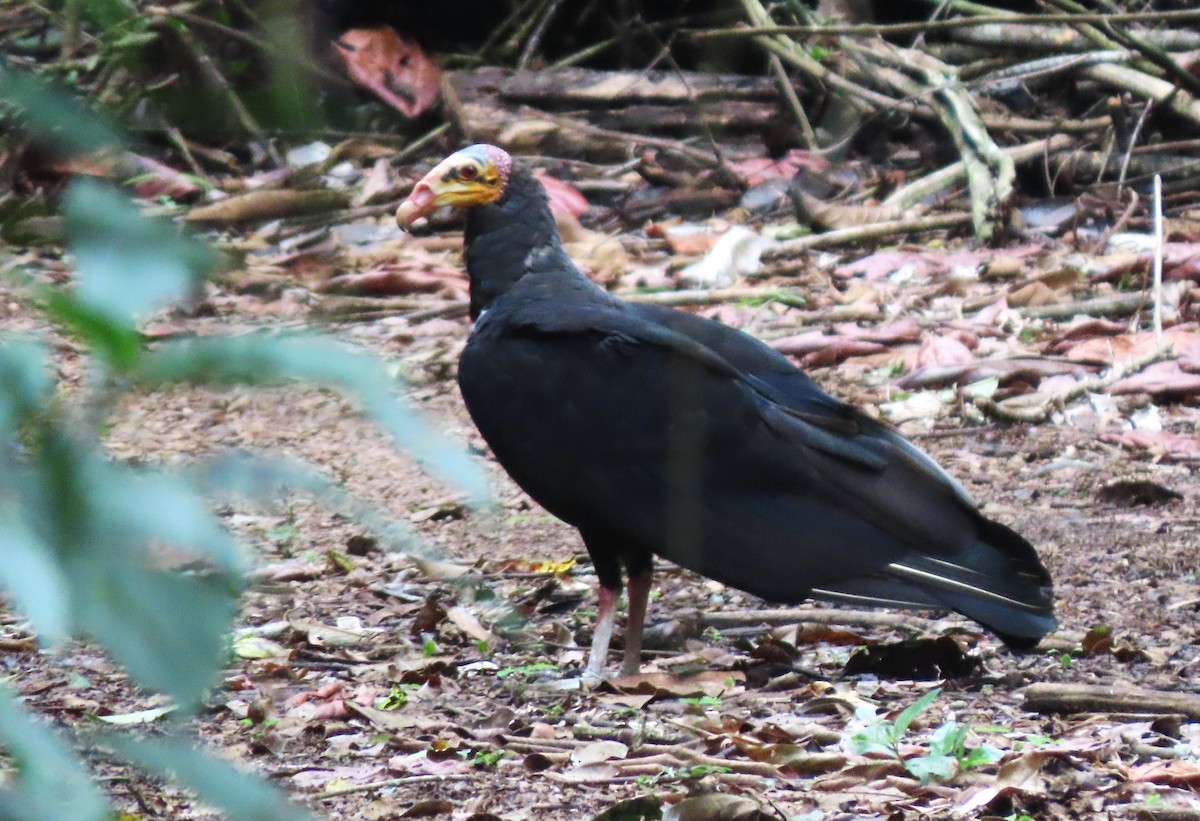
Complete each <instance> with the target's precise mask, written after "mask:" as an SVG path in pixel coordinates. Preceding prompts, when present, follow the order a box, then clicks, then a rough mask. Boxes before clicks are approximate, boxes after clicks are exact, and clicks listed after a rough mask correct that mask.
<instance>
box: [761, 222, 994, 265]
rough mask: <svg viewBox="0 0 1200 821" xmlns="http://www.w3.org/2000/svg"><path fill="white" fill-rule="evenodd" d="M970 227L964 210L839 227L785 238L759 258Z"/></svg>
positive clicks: (770, 257)
mask: <svg viewBox="0 0 1200 821" xmlns="http://www.w3.org/2000/svg"><path fill="white" fill-rule="evenodd" d="M970 224H971V215H970V213H968V212H966V211H952V212H949V213H945V214H928V215H926V216H923V217H915V218H913V219H904V220H895V221H892V222H877V223H874V224H872V225H856V226H854V227H853V228H839V229H838V230H836V231H826V232H825V233H824V234H813V235H811V236H807V237H799V238H797V239H789V240H787V241H786V242H781V243H779V244H778V245H776V246H774V247H773V248H768V249H767V250H766V251H764V252H763V259H764V260H765V261H771V260H780V259H786V258H788V257H791V256H795V255H796V254H798V253H800V252H802V251H810V250H813V249H815V248H828V247H830V246H834V245H852V244H854V243H857V242H863V241H865V240H874V239H880V238H883V237H894V236H902V235H904V234H919V233H921V232H924V231H936V230H939V229H943V228H958V227H961V226H964V225H970Z"/></svg>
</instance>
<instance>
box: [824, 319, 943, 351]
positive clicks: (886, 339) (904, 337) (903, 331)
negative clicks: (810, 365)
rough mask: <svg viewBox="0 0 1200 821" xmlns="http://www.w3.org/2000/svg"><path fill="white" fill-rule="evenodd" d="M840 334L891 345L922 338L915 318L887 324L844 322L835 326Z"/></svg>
mask: <svg viewBox="0 0 1200 821" xmlns="http://www.w3.org/2000/svg"><path fill="white" fill-rule="evenodd" d="M833 330H834V332H835V333H837V334H838V335H839V336H845V337H849V338H851V339H861V340H863V341H866V342H880V343H882V344H885V345H890V344H892V343H895V342H916V341H917V340H918V339H920V338H921V324H920V323H919V322H917V321H916V320H915V319H911V318H909V319H900V320H897V321H896V322H889V323H888V324H886V325H878V326H867V327H864V326H862V325H857V324H855V323H853V322H842V323H839V324H837V325H834V326H833Z"/></svg>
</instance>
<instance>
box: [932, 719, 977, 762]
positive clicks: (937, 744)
mask: <svg viewBox="0 0 1200 821" xmlns="http://www.w3.org/2000/svg"><path fill="white" fill-rule="evenodd" d="M970 729H971V728H970V727H967V726H959V724H958V723H957V722H955V721H947V722H946V723H945V724H943V725H942V726H941V727H938V728H937V729H936V730H934V731H933V735H931V736H930V737H929V752H930V753H931V754H933V755H950V756H954V757H955V758H958V757H959V756H961V755H962V752H963V749H964V748H965V746H966V743H967V733H968V732H969V731H970Z"/></svg>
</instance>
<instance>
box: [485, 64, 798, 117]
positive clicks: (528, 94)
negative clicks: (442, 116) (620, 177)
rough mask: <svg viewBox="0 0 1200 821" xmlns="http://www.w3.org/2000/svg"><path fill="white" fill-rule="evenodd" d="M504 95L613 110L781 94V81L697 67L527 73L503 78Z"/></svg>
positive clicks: (544, 104)
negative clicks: (640, 104) (663, 69)
mask: <svg viewBox="0 0 1200 821" xmlns="http://www.w3.org/2000/svg"><path fill="white" fill-rule="evenodd" d="M499 92H500V96H501V97H503V98H505V99H508V100H514V101H519V102H524V103H530V104H534V105H537V106H539V107H542V108H545V107H552V106H553V104H554V103H559V104H569V105H571V106H580V105H593V106H596V107H599V108H605V109H607V108H612V107H614V106H616V105H630V104H633V103H650V102H658V103H684V102H690V101H696V100H701V99H704V100H707V99H722V100H764V101H774V100H777V99H778V97H779V91H778V89H777V87H776V84H775V81H774V80H772V79H770V78H768V77H754V76H750V75H746V74H711V73H707V72H696V71H597V70H592V69H583V68H567V69H561V70H559V71H522V72H518V73H516V74H513V75H512V76H510V77H506V78H504V79H503V80H501V81H500V82H499Z"/></svg>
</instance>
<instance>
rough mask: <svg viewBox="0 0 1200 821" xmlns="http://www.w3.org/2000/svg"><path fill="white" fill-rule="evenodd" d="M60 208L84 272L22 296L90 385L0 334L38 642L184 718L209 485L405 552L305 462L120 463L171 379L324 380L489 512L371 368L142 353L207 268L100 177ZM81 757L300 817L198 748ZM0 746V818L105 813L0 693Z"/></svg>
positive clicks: (267, 814) (263, 346)
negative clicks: (263, 499)
mask: <svg viewBox="0 0 1200 821" xmlns="http://www.w3.org/2000/svg"><path fill="white" fill-rule="evenodd" d="M120 5H121V4H120V3H114V4H112V8H114V9H116V8H117V7H118V6H120ZM0 93H3V94H4V96H5V98H6V99H7V100H8V101H9V102H10V103H13V104H14V105H16V106H18V107H20V108H21V109H23V110H24V111H25V119H24V121H25V123H26V124H27V126H29V127H31V128H33V129H35V130H37V131H38V132H40V133H41V134H42V135H45V134H47V133H49V134H51V135H57V136H56V139H57V141H58V142H59V144H60V145H62V146H64V147H65V148H67V149H69V150H87V149H92V148H95V146H96V144H97V143H100V144H103V143H106V142H107V141H108V139H109V137H110V135H111V134H112V129H111V127H109V126H107V125H104V124H102V123H100V121H99V120H98V118H96V117H93V116H91V115H85V114H84V113H82V112H81V111H80V110H79V109H78V107H77V106H75V105H74V104H73V103H72V102H71V101H70V99H69V97H66V96H64V95H62V94H60V93H57V92H53V91H50V90H47V89H44V88H42V87H41V86H40V85H39V84H37V83H35V82H34V81H32V80H31V79H30V78H28V77H26V76H23V75H20V74H17V73H13V72H9V73H4V74H0ZM62 203H63V206H62V210H63V213H64V217H65V220H66V225H67V230H68V236H69V248H70V251H71V253H72V254H73V256H74V260H75V265H76V269H77V270H76V276H75V278H74V281H73V283H72V287H69V288H64V287H56V286H48V285H43V284H40V282H39V280H38V279H37V278H36V277H30V278H29V279H28V280H26V281H23V282H21V283H20V284H19V285H18V286H17V287H18V290H19V291H22V292H24V293H26V294H29V295H31V296H32V298H33V299H35V300H36V301H37V302H38V303H39V304H40V305H41V306H42V308H43V310H44V313H45V315H46V316H47V317H48V318H49V319H50V320H51V321H53V322H55V323H56V324H57V325H58V326H59V327H60V328H61V329H63V330H64V331H65V332H66V333H69V334H71V335H73V336H74V337H76V338H77V339H79V340H81V341H82V342H83V343H84V344H85V346H86V349H87V355H86V357H85V360H86V361H85V369H86V377H85V379H84V380H83V381H82V388H80V389H79V390H70V391H68V390H63V389H61V388H60V386H58V385H56V384H55V381H54V377H53V367H52V364H51V362H50V358H49V353H48V351H47V346H46V344H45V343H44V342H43V341H42V340H39V339H37V338H35V337H21V336H16V335H13V334H7V335H0V555H3V556H4V561H3V562H0V588H3V589H5V590H7V591H8V592H9V594H10V595H11V599H10V601H11V603H12V604H13V606H14V607H15V608H16V609H17V610H18V611H19V612H21V613H22V614H24V615H25V617H27V618H28V619H29V621H30V623H31V625H32V627H33V628H34V629H35V630H36V632H37V635H38V638H39V641H40V642H41V643H42V644H43V645H45V646H53V645H56V644H60V643H61V642H63V641H65V640H67V639H69V638H71V637H73V636H83V637H87V638H90V639H91V640H94V641H95V642H97V643H99V644H100V645H103V646H104V647H105V648H107V649H108V651H109V652H110V653H111V654H112V656H113V657H114V658H115V659H116V660H117V661H119V662H120V663H122V664H123V665H124V666H125V667H126V669H127V670H128V671H129V673H130V675H131V676H133V677H134V678H135V679H136V680H137V682H138V683H139V684H141V685H143V686H145V687H147V688H150V689H153V690H158V691H161V692H163V693H166V694H168V695H170V696H171V697H172V698H173V699H174V701H175V703H176V704H177V705H179V706H180V707H181V708H183V709H181V710H179V711H177V714H184V715H186V714H187V713H188V712H189V711H191V710H194V709H195V708H196V707H197V705H198V704H199V703H200V701H201V700H202V698H203V697H204V693H205V690H206V688H207V687H208V686H209V684H210V683H211V681H212V679H213V677H214V675H215V674H216V672H217V670H218V668H219V665H220V662H221V660H222V652H223V648H224V646H225V641H226V636H227V634H228V631H229V627H230V622H231V619H232V616H233V612H234V607H235V604H236V598H237V594H238V592H239V590H240V589H241V586H242V571H243V569H244V557H243V554H242V552H241V551H240V550H239V549H238V546H237V545H236V544H235V543H234V542H233V540H232V539H231V537H230V535H229V533H228V532H227V531H226V530H225V528H224V527H223V526H222V525H221V523H220V521H219V520H218V519H217V518H216V517H215V516H214V515H213V513H212V512H211V510H210V507H209V504H208V503H207V502H206V501H205V499H204V496H203V495H202V494H203V492H204V491H205V490H206V489H209V488H211V487H212V486H213V485H224V486H226V487H227V488H228V489H232V490H240V491H243V492H245V493H246V494H248V495H252V496H264V495H270V494H272V493H274V492H275V491H276V490H277V489H278V488H279V487H280V486H281V485H284V484H294V485H297V486H299V487H300V488H302V489H303V490H305V491H306V492H309V493H312V494H315V495H318V496H320V497H322V498H324V499H328V500H329V501H330V503H331V504H333V505H334V506H336V507H338V508H339V509H343V510H349V512H350V514H351V515H355V514H356V513H357V514H363V515H359V518H360V519H363V520H366V521H367V523H368V524H369V525H373V526H376V528H377V529H379V530H381V531H383V533H382V535H384V536H385V538H390V539H391V540H392V541H393V542H400V543H402V544H403V543H404V542H405V539H407V534H406V533H405V532H404V531H403V530H402V529H399V527H398V526H395V525H393V524H391V523H388V522H386V521H383V517H381V516H379V515H378V514H371V513H370V512H369V511H364V508H365V506H363V505H357V506H356V505H354V504H352V503H351V500H349V499H348V497H347V496H346V494H344V493H342V492H341V491H340V490H339V489H337V488H335V487H333V486H332V485H330V484H329V483H328V482H326V481H324V480H322V479H321V478H320V477H319V476H317V474H316V472H315V471H314V470H313V469H311V468H309V467H307V466H305V465H302V464H297V463H293V462H283V461H279V460H270V459H266V458H262V457H252V456H246V455H239V456H237V457H235V458H228V457H222V458H220V459H217V460H214V461H213V462H212V464H209V465H198V466H193V467H192V468H189V469H187V470H186V471H177V472H171V471H166V470H149V469H144V468H138V467H134V466H132V465H129V464H125V463H122V462H119V461H116V460H113V459H111V458H110V457H109V456H108V455H106V453H105V451H104V449H103V445H102V433H103V430H104V428H105V426H106V425H107V424H108V422H109V418H110V416H111V414H112V412H113V409H114V408H115V407H117V400H118V399H119V397H120V395H121V393H122V392H124V391H127V390H133V389H141V388H153V387H156V386H161V385H165V384H171V383H180V382H184V383H204V384H214V385H228V384H250V385H257V384H280V383H286V382H290V381H294V380H305V381H309V382H317V383H320V384H324V385H328V386H331V387H335V388H337V389H340V390H342V391H344V392H345V393H347V394H349V395H351V396H354V397H356V398H357V399H358V401H359V403H360V404H361V407H362V408H363V410H364V412H365V413H367V414H368V415H370V416H371V417H372V418H374V419H375V420H377V421H378V422H379V424H380V425H381V426H382V427H383V428H385V429H386V430H387V431H388V432H389V433H390V434H391V435H392V436H393V438H395V439H396V440H397V442H398V443H400V444H402V445H404V446H406V447H408V448H411V449H412V451H413V452H414V454H415V455H416V456H418V458H421V459H423V460H425V462H426V464H428V465H429V467H430V468H431V469H433V470H435V471H436V472H437V473H438V474H439V475H440V476H441V477H443V478H444V479H446V480H447V481H450V482H452V483H454V484H456V485H457V486H458V487H460V488H463V489H465V490H466V491H467V492H468V493H469V494H470V495H471V496H472V498H474V499H480V498H482V496H483V493H484V485H483V480H482V477H481V475H480V474H479V472H478V471H477V470H476V469H475V468H474V466H473V465H472V464H471V463H470V462H469V460H468V459H467V457H466V456H465V454H463V453H462V452H460V450H459V449H458V448H456V447H455V446H453V445H452V444H450V443H449V442H447V441H446V440H445V439H443V438H442V437H440V436H438V435H436V434H435V433H433V432H432V431H430V430H429V429H428V427H427V426H426V425H424V424H423V423H422V422H421V420H420V419H419V418H418V417H417V416H416V415H415V414H414V413H413V412H412V411H411V410H409V409H407V408H405V407H404V406H403V405H402V404H401V403H400V402H399V401H398V400H397V398H396V397H395V396H394V395H393V394H392V391H391V390H390V385H391V380H390V379H389V377H388V376H387V375H386V371H385V369H384V368H383V366H382V365H381V364H380V363H378V362H377V361H375V360H374V359H372V358H371V357H369V356H367V355H365V354H363V353H360V352H356V351H354V350H352V349H349V348H348V347H346V346H343V345H341V344H340V343H337V342H335V341H333V340H331V339H327V338H322V337H319V336H317V335H311V334H309V335H293V336H287V335H270V334H256V335H248V336H240V337H237V338H221V337H207V338H204V339H183V340H174V341H171V342H167V343H163V344H160V345H157V346H154V347H147V346H146V345H145V344H144V343H143V339H142V338H141V336H140V335H139V334H138V332H137V325H138V322H139V321H141V320H144V319H145V318H146V317H147V316H149V315H150V314H151V313H152V312H154V311H156V310H158V309H160V308H162V307H164V306H167V305H170V304H171V303H174V302H178V301H180V300H182V299H185V298H186V297H188V296H189V295H191V294H194V293H195V292H196V289H197V288H198V287H199V285H200V282H201V280H202V277H203V276H204V274H205V273H206V271H207V270H208V268H209V267H210V266H211V264H212V261H213V254H212V253H211V251H209V249H207V248H206V247H205V246H204V245H202V244H201V243H199V242H198V241H196V240H194V239H192V238H190V237H188V236H186V235H184V234H182V233H181V232H180V231H179V230H178V229H177V228H176V226H174V225H173V224H171V223H169V222H166V221H160V220H155V219H150V218H147V217H144V216H142V215H141V213H140V212H139V210H138V208H137V207H136V205H135V204H133V203H132V202H130V201H129V200H128V199H127V198H126V197H125V196H124V195H123V194H121V193H119V192H118V191H117V190H115V189H113V188H110V187H107V186H105V185H103V184H101V183H98V182H95V181H93V180H87V179H81V180H77V181H75V182H73V183H71V185H70V186H69V187H68V189H67V190H66V192H65V194H64V196H63V200H62ZM372 516H373V518H372ZM155 545H170V546H172V547H173V548H176V549H180V550H183V551H186V552H187V553H188V554H190V555H191V556H193V557H194V558H195V559H196V560H197V562H195V563H194V564H196V565H198V566H200V567H202V568H203V569H201V570H194V571H192V572H189V573H181V572H172V571H169V570H164V569H160V568H157V567H155V564H154V562H153V554H152V552H151V550H152V546H155ZM87 742H88V744H89V745H98V746H100V747H102V748H111V749H114V750H115V751H116V752H117V753H118V754H120V755H122V756H125V757H127V758H129V759H131V760H133V761H135V762H138V763H140V764H142V765H144V766H146V767H149V768H151V769H155V770H158V771H161V772H168V771H169V772H170V773H172V774H173V775H174V776H175V777H176V778H178V779H179V780H180V781H181V782H183V783H184V784H187V785H189V786H191V787H193V788H194V789H196V790H197V791H198V792H199V793H200V794H201V796H202V797H203V798H204V800H205V801H208V802H210V803H212V804H215V805H218V806H220V807H222V808H223V809H224V810H225V811H226V813H227V814H228V815H229V817H230V818H233V819H264V818H272V819H292V818H295V819H299V818H302V817H305V815H304V814H303V813H301V812H300V811H298V810H295V809H294V808H291V807H289V806H288V805H287V804H286V802H285V801H283V799H282V798H281V797H280V796H279V795H278V794H277V793H276V792H275V791H274V790H273V789H271V788H269V787H267V786H266V785H264V784H262V783H260V782H259V781H258V780H257V779H253V778H250V777H249V776H244V775H241V774H240V773H238V772H237V771H236V770H235V769H234V768H232V767H231V766H230V765H228V764H225V763H223V762H219V761H217V760H214V759H211V758H209V757H207V756H205V755H203V754H201V753H198V752H196V751H194V750H193V749H192V744H191V742H190V741H189V740H188V739H186V738H184V737H180V736H176V737H173V738H167V739H159V740H157V741H154V742H148V741H147V742H142V741H136V740H133V739H129V738H122V737H115V736H114V737H108V736H103V735H95V736H89V737H88V738H87ZM0 746H2V747H3V748H5V749H6V750H7V751H8V753H9V755H10V756H11V759H12V762H13V763H14V764H15V767H16V773H15V775H14V776H13V777H12V778H10V779H9V780H8V782H7V787H6V788H5V789H3V790H0V819H12V820H13V821H16V820H17V819H20V821H37V819H46V820H47V821H76V819H78V821H85V820H90V819H102V818H105V817H107V814H108V810H107V807H106V805H105V802H104V800H103V799H102V798H101V797H100V795H99V793H98V792H97V790H96V789H95V787H94V786H93V785H92V784H91V782H90V780H89V779H88V777H87V775H86V770H85V769H84V767H83V765H82V763H81V762H80V761H79V760H78V759H77V758H76V756H75V754H74V753H73V752H72V750H71V747H70V745H69V744H66V743H64V742H63V741H62V740H61V739H59V738H58V736H57V734H55V733H52V732H50V731H48V730H47V729H46V728H45V727H43V726H42V725H41V724H40V723H38V722H36V721H34V720H32V719H31V718H30V717H29V716H28V715H26V714H25V713H24V712H23V711H22V710H21V708H20V707H19V706H18V704H17V702H16V700H15V698H14V697H13V695H12V694H11V693H10V692H8V691H7V690H6V689H4V688H3V687H0Z"/></svg>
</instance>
